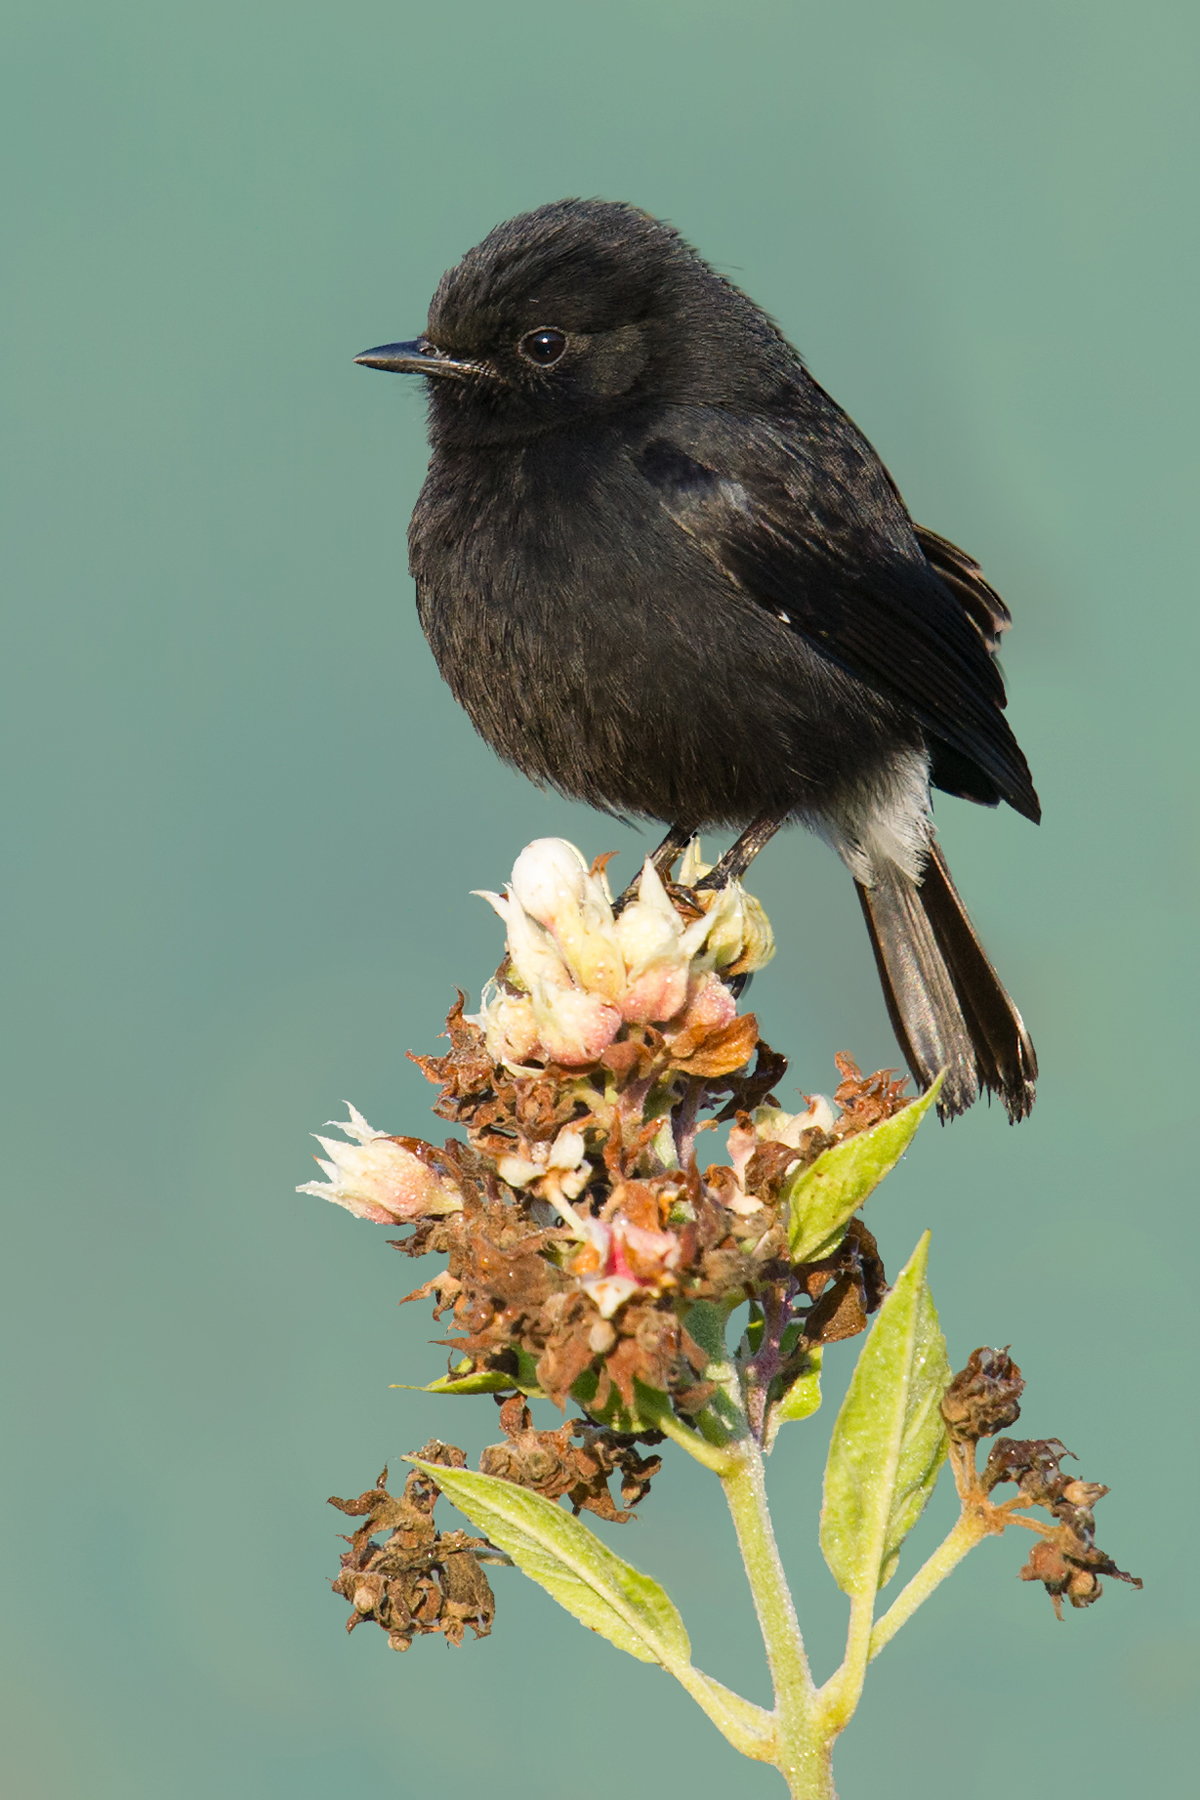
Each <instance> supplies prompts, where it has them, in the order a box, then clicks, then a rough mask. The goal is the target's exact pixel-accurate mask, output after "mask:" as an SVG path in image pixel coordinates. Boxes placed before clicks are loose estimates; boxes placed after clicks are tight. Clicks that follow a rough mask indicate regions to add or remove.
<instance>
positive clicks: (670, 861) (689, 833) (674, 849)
mask: <svg viewBox="0 0 1200 1800" xmlns="http://www.w3.org/2000/svg"><path fill="white" fill-rule="evenodd" d="M694 836H695V827H694V826H691V825H672V827H671V829H670V831H668V833H667V835H666V837H665V838H664V839H663V841H662V843H661V844H660V845H659V846H658V849H657V850H656V851H655V852H654V854H653V855H652V856H651V858H650V863H651V867H652V868H653V870H654V873H655V874H656V875H657V876H658V878H659V880H660V881H666V880H668V879H669V877H670V874H671V870H672V869H673V868H674V867H675V864H676V863H677V862H678V861H679V858H680V857H681V856H682V855H683V853H684V851H685V850H686V849H687V847H688V845H689V844H690V843H691V841H692V838H693V837H694Z"/></svg>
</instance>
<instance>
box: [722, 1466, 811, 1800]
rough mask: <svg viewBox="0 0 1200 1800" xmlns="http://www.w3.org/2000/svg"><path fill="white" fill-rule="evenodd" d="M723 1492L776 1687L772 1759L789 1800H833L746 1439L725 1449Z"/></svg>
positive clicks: (799, 1643)
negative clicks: (774, 1734)
mask: <svg viewBox="0 0 1200 1800" xmlns="http://www.w3.org/2000/svg"><path fill="white" fill-rule="evenodd" d="M721 1486H722V1487H723V1488H724V1490H725V1498H726V1501H727V1502H728V1505H729V1511H730V1513H731V1515H732V1517H733V1524H734V1529H735V1530H736V1532H737V1538H738V1546H739V1548H740V1549H741V1553H742V1561H743V1563H744V1564H745V1566H746V1575H747V1578H748V1580H749V1582H750V1591H751V1593H752V1594H753V1596H754V1606H755V1611H756V1612H757V1613H758V1622H759V1626H760V1628H761V1630H762V1635H763V1644H764V1646H765V1648H766V1652H767V1663H768V1666H769V1668H770V1671H771V1681H772V1684H773V1686H774V1689H775V1718H776V1722H777V1741H776V1755H775V1757H774V1758H773V1759H772V1760H773V1761H774V1762H775V1765H776V1767H777V1768H778V1769H779V1770H780V1772H781V1774H782V1775H783V1776H784V1778H785V1780H786V1781H787V1783H788V1786H789V1788H790V1789H791V1792H792V1795H793V1796H794V1800H836V1794H835V1791H834V1786H833V1770H832V1766H831V1760H830V1748H831V1742H832V1740H831V1738H829V1737H827V1736H826V1734H825V1731H824V1729H823V1721H822V1720H821V1719H820V1718H819V1717H818V1715H817V1711H816V1708H815V1707H814V1704H813V1702H814V1698H815V1693H814V1688H813V1680H812V1675H811V1673H810V1672H809V1667H808V1658H807V1657H806V1656H805V1653H804V1640H803V1639H802V1637H801V1636H800V1626H799V1623H798V1622H797V1619H796V1609H795V1607H794V1606H793V1604H792V1596H791V1593H790V1591H789V1589H788V1584H787V1579H786V1577H785V1575H784V1572H783V1564H782V1563H781V1562H780V1560H779V1551H778V1549H777V1547H776V1544H775V1533H774V1531H773V1530H772V1529H771V1515H770V1513H769V1512H768V1510H767V1494H766V1484H765V1481H764V1479H763V1462H762V1456H761V1454H760V1452H759V1448H758V1445H757V1444H756V1443H755V1442H754V1439H753V1438H752V1437H749V1436H747V1437H744V1438H742V1439H741V1440H740V1441H739V1442H738V1443H737V1444H736V1446H733V1445H731V1446H730V1461H729V1467H728V1469H727V1471H726V1472H725V1473H724V1474H722V1476H721Z"/></svg>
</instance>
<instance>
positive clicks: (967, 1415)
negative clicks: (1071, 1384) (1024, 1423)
mask: <svg viewBox="0 0 1200 1800" xmlns="http://www.w3.org/2000/svg"><path fill="white" fill-rule="evenodd" d="M1024 1388H1025V1381H1024V1378H1023V1377H1022V1374H1021V1371H1020V1369H1018V1367H1017V1365H1016V1363H1015V1362H1014V1361H1013V1359H1012V1357H1011V1356H1010V1355H1009V1354H1008V1349H1007V1346H1006V1347H1005V1348H1004V1349H1003V1350H989V1349H988V1348H987V1346H986V1345H984V1346H981V1348H980V1349H978V1350H972V1352H971V1354H970V1356H969V1358H968V1359H967V1365H966V1368H964V1369H960V1370H959V1372H958V1374H957V1375H956V1376H955V1377H954V1380H953V1381H952V1382H951V1383H950V1386H949V1387H948V1388H947V1389H946V1392H945V1393H944V1394H943V1396H942V1417H943V1419H945V1421H946V1429H947V1430H948V1431H949V1433H950V1436H951V1437H952V1438H953V1439H954V1441H955V1442H956V1443H964V1444H965V1443H978V1442H979V1439H980V1438H985V1437H994V1436H995V1434H996V1432H998V1431H1003V1430H1005V1429H1006V1427H1007V1426H1009V1425H1014V1424H1015V1423H1016V1421H1017V1420H1018V1419H1019V1418H1020V1416H1021V1406H1020V1400H1021V1394H1022V1392H1023V1391H1024Z"/></svg>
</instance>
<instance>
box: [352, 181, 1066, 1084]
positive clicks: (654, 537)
mask: <svg viewBox="0 0 1200 1800" xmlns="http://www.w3.org/2000/svg"><path fill="white" fill-rule="evenodd" d="M357 360H358V361H359V362H360V363H364V364H365V365H366V366H367V367H368V368H373V369H389V370H394V371H397V372H401V373H406V374H419V375H423V376H425V377H426V378H427V389H428V397H429V436H430V441H431V445H432V457H431V460H430V465H429V474H428V477H427V479H426V482H425V485H424V487H423V489H422V490H421V496H420V499H419V500H418V502H417V506H416V511H415V512H414V514H413V518H412V524H411V526H410V529H409V548H410V557H411V567H412V572H413V575H414V576H415V578H416V584H417V606H418V610H419V613H420V618H421V624H422V626H423V627H424V630H425V634H426V636H427V637H428V639H429V642H430V645H431V646H432V649H433V653H434V656H435V657H436V659H437V663H438V667H439V668H440V670H441V672H442V675H443V676H444V677H445V679H446V681H447V682H448V683H449V685H450V687H451V689H452V690H453V693H454V695H455V698H456V699H457V700H459V701H460V702H461V704H462V705H463V706H464V707H465V708H466V710H467V712H468V713H469V715H470V717H471V719H472V721H473V723H474V725H475V727H476V729H477V730H478V731H479V732H480V733H481V735H482V736H483V737H484V738H485V739H486V740H487V742H488V743H489V744H491V745H492V747H493V748H494V749H495V750H497V751H499V753H500V755H501V756H502V757H504V758H505V759H506V760H507V761H508V762H511V763H515V765H516V766H517V768H519V769H522V770H523V771H524V772H525V774H527V775H529V776H531V777H532V778H533V779H534V780H535V781H539V782H547V783H549V784H551V785H552V786H554V787H555V788H558V789H559V790H560V791H561V792H563V793H564V794H568V795H570V796H572V797H573V798H576V799H581V800H586V801H588V802H590V803H591V804H592V805H593V806H597V807H600V808H603V809H607V810H609V811H612V812H615V813H620V814H626V813H633V814H638V815H641V816H643V817H649V818H654V819H660V820H663V821H664V822H666V823H667V824H669V825H671V826H672V830H671V832H670V834H669V836H668V837H667V838H666V840H665V841H664V843H663V845H662V846H661V850H660V852H659V853H658V855H657V858H656V860H657V863H658V866H659V867H660V869H661V870H663V871H664V872H665V871H666V870H669V868H670V867H671V865H672V864H673V862H674V859H675V857H676V856H677V855H678V854H679V853H680V851H681V850H682V848H683V847H684V845H685V844H686V842H687V839H688V838H689V836H690V835H691V834H692V832H694V831H696V830H698V829H699V828H700V827H702V826H717V825H726V826H727V825H733V826H739V827H746V829H745V830H743V832H742V836H741V838H740V839H739V840H738V842H737V844H735V845H734V847H733V849H732V850H731V851H730V852H729V853H728V854H727V856H726V857H724V858H723V859H722V861H721V863H720V864H719V865H718V867H717V869H716V870H715V871H714V873H713V876H711V877H709V880H710V881H720V880H724V879H729V878H732V877H734V876H736V875H740V874H741V873H742V871H743V870H744V869H745V867H746V865H747V864H748V863H749V861H750V859H751V857H752V856H753V855H754V854H755V853H756V852H757V851H758V850H759V849H760V848H761V847H762V845H763V844H764V843H766V841H767V840H768V838H769V837H770V836H771V835H772V834H773V833H774V832H775V831H776V830H777V829H778V827H779V826H780V825H781V824H783V823H784V822H785V821H786V820H789V819H799V820H801V821H802V822H803V823H804V824H805V825H808V826H810V827H811V828H812V829H813V830H815V831H817V832H819V833H820V834H821V836H822V837H824V838H826V839H827V840H828V841H829V843H831V844H832V845H833V847H834V848H835V849H836V850H837V852H838V854H839V855H840V856H841V858H842V860H843V861H844V862H845V864H846V865H847V867H848V868H849V870H850V873H851V875H852V876H853V877H854V881H855V884H856V886H857V888H858V895H859V899H860V901H861V903H862V909H863V914H864V916H865V918H866V922H867V930H868V931H869V933H870V935H871V942H872V944H873V945H874V948H875V957H876V961H877V963H878V967H879V974H880V979H881V981H882V983H883V991H884V995H885V997H886V999H887V1004H888V1010H889V1012H890V1014H891V1019H892V1024H893V1026H894V1028H895V1031H896V1035H897V1037H898V1039H899V1041H900V1045H901V1047H902V1049H903V1052H904V1055H905V1057H906V1058H907V1060H908V1063H909V1066H910V1068H911V1069H912V1072H913V1074H914V1076H915V1077H916V1078H917V1080H918V1081H919V1082H920V1083H921V1085H922V1086H925V1087H927V1086H928V1085H929V1083H930V1082H931V1081H932V1080H933V1078H934V1076H935V1075H936V1074H937V1072H938V1070H939V1069H945V1070H946V1080H945V1084H944V1086H943V1089H942V1093H941V1096H940V1105H941V1110H942V1113H943V1116H944V1117H950V1116H953V1115H954V1114H956V1113H960V1112H963V1111H964V1110H965V1109H966V1108H967V1107H968V1106H970V1105H971V1103H972V1102H973V1101H974V1100H975V1099H976V1098H977V1096H978V1094H979V1091H980V1089H981V1088H988V1089H990V1090H991V1091H992V1092H993V1093H996V1094H998V1095H999V1096H1000V1098H1001V1100H1002V1101H1003V1103H1004V1106H1005V1107H1006V1109H1007V1111H1008V1114H1009V1117H1010V1119H1013V1120H1016V1119H1020V1118H1023V1117H1024V1116H1025V1114H1026V1113H1027V1112H1028V1111H1029V1109H1030V1107H1031V1105H1032V1104H1033V1097H1034V1078H1035V1076H1036V1074H1037V1062H1036V1058H1035V1056H1034V1051H1033V1045H1032V1044H1031V1042H1030V1040H1029V1037H1028V1034H1027V1033H1026V1030H1025V1027H1024V1025H1023V1024H1022V1022H1021V1016H1020V1014H1019V1013H1018V1011H1017V1009H1016V1007H1015V1006H1014V1005H1013V1003H1012V1001H1011V1000H1010V999H1009V997H1008V995H1007V994H1006V993H1005V991H1004V989H1003V987H1002V986H1001V984H1000V981H999V979H998V978H997V976H996V973H995V971H994V970H993V968H992V966H991V964H990V963H989V961H988V959H987V957H986V955H985V954H984V951H983V949H982V948H981V946H980V943H979V940H978V938H977V937H976V935H975V932H974V929H973V928H972V925H971V922H970V920H969V918H968V917H967V914H966V911H965V910H964V908H963V905H962V902H961V901H960V899H959V897H958V895H957V893H956V892H955V890H954V886H953V884H952V882H951V880H950V875H949V872H948V870H947V868H946V864H945V861H944V860H943V857H942V854H941V851H940V849H939V848H938V845H937V843H936V841H935V839H934V833H933V825H932V821H931V818H930V813H929V804H930V799H929V790H930V785H931V784H932V785H933V786H934V787H937V788H941V789H942V790H944V791H945V792H947V793H951V794H960V795H962V796H963V797H965V798H966V799H969V800H975V801H977V802H979V804H981V805H983V806H995V805H996V804H997V803H998V802H999V801H1000V800H1006V801H1007V802H1008V804H1009V805H1010V806H1012V807H1015V809H1016V810H1017V811H1018V812H1019V813H1022V814H1023V815H1024V816H1025V817H1026V818H1028V819H1032V820H1035V821H1036V820H1037V819H1038V817H1039V814H1040V808H1039V805H1038V799H1037V795H1036V794H1035V792H1034V789H1033V784H1032V781H1031V779H1030V775H1029V769H1028V767H1027V765H1026V762H1025V758H1024V757H1023V756H1022V754H1021V751H1020V749H1019V747H1018V745H1017V742H1016V739H1015V738H1014V737H1013V734H1012V731H1011V730H1010V728H1009V726H1008V724H1007V723H1006V721H1005V718H1004V711H1003V708H1004V703H1005V702H1004V684H1003V680H1002V678H1001V674H1000V670H999V669H998V667H997V665H996V662H995V659H994V653H995V650H996V645H997V641H998V639H999V635H1000V633H1001V632H1002V631H1004V630H1005V629H1006V627H1007V626H1008V624H1009V623H1010V615H1009V612H1008V609H1007V607H1006V606H1005V604H1004V602H1003V601H1002V600H1001V599H1000V597H999V595H998V594H996V593H995V592H994V591H993V589H992V588H990V587H989V586H988V584H987V582H986V581H985V580H984V578H983V574H982V572H981V570H980V568H979V566H978V564H976V563H975V562H974V561H973V560H972V559H971V558H970V557H969V556H967V555H966V554H964V552H963V551H961V550H957V549H956V548H955V547H954V545H953V544H950V543H948V542H947V541H946V540H945V539H944V538H941V537H938V536H937V535H936V534H935V533H934V532H932V531H926V530H924V529H923V528H922V527H921V526H919V525H914V524H913V522H912V520H911V519H910V517H909V515H908V512H907V510H906V508H905V506H904V502H903V501H902V499H901V498H900V494H899V492H898V491H897V488H896V484H895V482H894V481H893V480H892V478H891V476H890V475H889V474H888V472H887V470H886V469H885V468H884V466H883V464H882V463H881V462H880V460H879V458H878V456H876V454H875V452H874V451H873V450H872V448H871V446H870V444H869V443H868V442H867V441H866V439H865V438H864V437H863V436H862V434H861V432H859V431H858V430H857V428H856V427H855V426H854V425H853V424H852V423H851V421H850V420H849V419H848V418H847V417H846V414H845V413H844V412H842V411H841V409H840V408H839V407H838V406H836V405H835V404H834V402H833V401H832V400H831V399H830V398H829V396H828V394H826V393H825V392H824V391H823V389H822V388H820V387H819V386H818V384H817V383H816V382H815V381H814V380H813V378H812V376H811V375H810V374H809V373H808V371H807V369H806V368H805V367H804V364H803V363H802V361H801V359H800V357H799V355H798V354H797V352H796V351H795V350H793V349H792V347H791V345H790V344H789V343H788V342H787V341H786V339H785V338H784V337H783V335H782V333H781V332H780V331H779V330H778V328H777V327H776V326H775V325H774V324H773V322H772V321H771V320H770V319H769V318H768V317H767V316H766V314H765V313H763V312H762V311H761V310H760V309H759V307H757V306H756V305H755V304H754V302H753V301H752V300H750V299H749V298H748V297H747V296H746V295H745V294H743V293H742V292H740V290H739V289H738V288H736V287H735V286H733V284H732V283H731V282H729V281H727V280H725V279H724V277H723V276H721V275H719V274H717V273H716V271H715V270H713V269H711V268H710V267H709V266H708V264H707V263H705V262H704V261H702V259H701V258H700V257H699V256H698V255H697V254H696V252H695V251H694V250H693V249H692V248H691V246H690V245H688V244H687V243H685V242H684V240H683V239H682V238H681V237H680V236H679V234H678V233H677V232H676V231H674V230H673V229H672V228H671V227H670V226H668V225H665V224H663V223H661V222H660V221H658V220H656V219H652V218H650V217H649V216H648V215H647V214H645V213H643V212H640V211H639V210H637V209H636V208H635V207H632V206H626V205H618V204H613V203H609V202H607V201H601V200H562V201H559V202H557V203H556V204H553V205H550V206H543V207H540V208H539V209H538V210H537V211H536V212H531V213H526V214H524V215H523V216H522V217H520V218H517V219H513V220H510V221H509V222H508V223H507V224H505V225H499V226H497V227H496V229H495V230H494V231H492V232H490V233H489V234H488V236H487V237H486V238H484V240H483V242H482V243H481V244H478V245H477V246H476V247H475V248H474V249H473V250H470V251H468V252H467V254H466V256H465V257H464V258H463V260H462V261H461V262H460V263H459V265H458V267H457V268H455V269H451V270H450V271H449V272H448V273H447V274H446V275H444V276H443V277H442V280H441V283H440V285H439V287H438V290H437V292H436V294H435V295H434V297H433V302H432V305H431V307H430V312H429V322H428V325H427V327H426V331H425V335H424V336H423V337H421V338H418V339H416V340H415V341H413V342H411V343H403V344H385V345H382V346H380V347H379V348H378V349H375V350H368V351H365V352H364V353H363V354H362V355H361V356H360V357H358V358H357Z"/></svg>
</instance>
